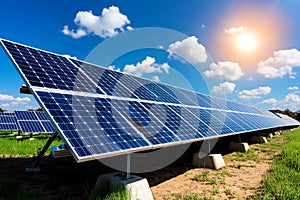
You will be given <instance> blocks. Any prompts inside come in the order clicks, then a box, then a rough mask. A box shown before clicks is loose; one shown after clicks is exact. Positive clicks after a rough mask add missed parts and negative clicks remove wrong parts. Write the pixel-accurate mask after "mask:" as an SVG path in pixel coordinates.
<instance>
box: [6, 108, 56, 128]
mask: <svg viewBox="0 0 300 200" xmlns="http://www.w3.org/2000/svg"><path fill="white" fill-rule="evenodd" d="M0 130H21V131H22V132H23V133H33V132H39V133H50V132H53V131H54V128H53V126H52V124H51V122H50V121H49V119H48V118H47V116H46V115H45V113H44V112H41V111H37V112H35V111H14V112H13V113H7V112H4V113H0Z"/></svg>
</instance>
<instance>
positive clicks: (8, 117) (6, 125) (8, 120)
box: [0, 113, 20, 130]
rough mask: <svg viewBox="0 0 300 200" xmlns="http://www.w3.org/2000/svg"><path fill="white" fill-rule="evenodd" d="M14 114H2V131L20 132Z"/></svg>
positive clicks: (0, 128)
mask: <svg viewBox="0 0 300 200" xmlns="http://www.w3.org/2000/svg"><path fill="white" fill-rule="evenodd" d="M19 129H20V128H19V126H18V124H17V119H16V116H15V115H14V113H0V130H19Z"/></svg>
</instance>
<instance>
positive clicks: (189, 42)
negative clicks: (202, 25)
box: [168, 36, 207, 64]
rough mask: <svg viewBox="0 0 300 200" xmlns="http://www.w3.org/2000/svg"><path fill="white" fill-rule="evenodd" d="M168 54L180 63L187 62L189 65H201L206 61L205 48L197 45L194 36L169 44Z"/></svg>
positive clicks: (196, 39)
mask: <svg viewBox="0 0 300 200" xmlns="http://www.w3.org/2000/svg"><path fill="white" fill-rule="evenodd" d="M168 53H169V54H170V56H173V57H174V58H176V59H179V60H181V61H182V62H187V61H188V62H190V63H191V64H197V63H203V62H206V60H207V54H206V50H205V47H204V46H203V45H202V44H200V43H198V38H197V37H195V36H191V37H187V38H185V39H184V40H182V41H177V42H175V43H172V44H170V45H169V47H168Z"/></svg>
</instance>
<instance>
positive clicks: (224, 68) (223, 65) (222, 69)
mask: <svg viewBox="0 0 300 200" xmlns="http://www.w3.org/2000/svg"><path fill="white" fill-rule="evenodd" d="M209 67H210V70H208V71H205V72H203V73H204V75H205V76H206V77H218V76H220V77H222V78H224V79H227V80H232V81H233V80H238V79H240V78H241V77H242V76H243V75H244V73H243V72H242V69H241V67H240V66H239V64H238V63H234V62H229V61H225V62H218V63H211V64H210V66H209Z"/></svg>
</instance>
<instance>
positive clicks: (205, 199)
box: [173, 193, 214, 200]
mask: <svg viewBox="0 0 300 200" xmlns="http://www.w3.org/2000/svg"><path fill="white" fill-rule="evenodd" d="M213 199H214V198H213V197H212V196H206V194H205V193H204V194H203V195H199V194H195V193H190V194H178V193H176V194H173V200H213Z"/></svg>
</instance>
